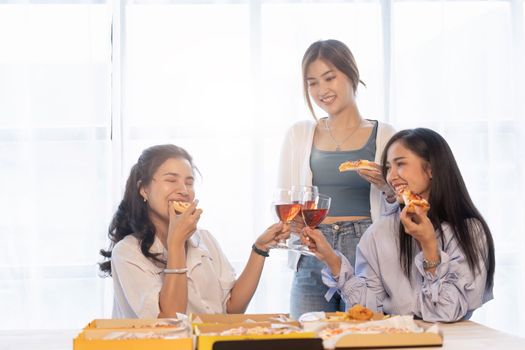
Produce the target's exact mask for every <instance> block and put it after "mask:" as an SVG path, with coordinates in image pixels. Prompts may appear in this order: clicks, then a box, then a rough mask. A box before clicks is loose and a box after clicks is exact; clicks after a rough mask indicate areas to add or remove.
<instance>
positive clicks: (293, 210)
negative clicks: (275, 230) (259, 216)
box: [275, 203, 301, 223]
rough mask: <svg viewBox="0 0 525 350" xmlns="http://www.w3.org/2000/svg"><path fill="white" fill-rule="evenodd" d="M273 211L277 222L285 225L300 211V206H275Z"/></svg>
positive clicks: (293, 204) (294, 204)
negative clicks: (277, 219)
mask: <svg viewBox="0 0 525 350" xmlns="http://www.w3.org/2000/svg"><path fill="white" fill-rule="evenodd" d="M275 211H276V212H277V216H278V217H279V220H281V221H282V222H285V223H290V222H291V221H292V220H293V219H294V218H295V217H296V216H297V214H299V212H300V211H301V204H299V203H291V204H276V205H275Z"/></svg>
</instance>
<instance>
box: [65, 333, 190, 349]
mask: <svg viewBox="0 0 525 350" xmlns="http://www.w3.org/2000/svg"><path fill="white" fill-rule="evenodd" d="M150 349H155V350H172V349H179V350H193V338H192V337H191V335H190V334H189V333H187V332H186V333H180V332H174V331H173V330H171V329H169V328H128V329H126V328H115V329H103V328H85V329H84V330H83V331H82V332H81V333H80V334H79V335H78V336H77V337H76V338H74V339H73V350H150Z"/></svg>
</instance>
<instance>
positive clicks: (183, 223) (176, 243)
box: [168, 201, 202, 249]
mask: <svg viewBox="0 0 525 350" xmlns="http://www.w3.org/2000/svg"><path fill="white" fill-rule="evenodd" d="M198 203H199V202H198V201H194V202H193V203H191V205H190V206H189V207H188V209H186V210H185V211H184V213H182V214H180V215H177V213H176V212H175V209H174V208H173V205H172V203H171V202H169V203H168V205H169V208H168V211H169V213H170V223H169V226H168V249H169V248H171V247H173V248H176V247H179V248H180V247H183V246H184V243H185V242H186V240H187V239H188V238H190V237H191V235H192V234H193V232H195V230H196V229H197V223H198V222H199V219H200V217H201V214H202V209H197V204H198Z"/></svg>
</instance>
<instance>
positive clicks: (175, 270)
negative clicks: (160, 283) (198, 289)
mask: <svg viewBox="0 0 525 350" xmlns="http://www.w3.org/2000/svg"><path fill="white" fill-rule="evenodd" d="M186 272H188V268H187V267H183V268H181V269H164V273H178V274H181V273H186Z"/></svg>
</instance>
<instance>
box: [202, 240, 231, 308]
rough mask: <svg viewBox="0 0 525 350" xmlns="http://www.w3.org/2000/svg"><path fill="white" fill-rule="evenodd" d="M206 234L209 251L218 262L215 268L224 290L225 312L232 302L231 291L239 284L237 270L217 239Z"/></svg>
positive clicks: (223, 303) (223, 305)
mask: <svg viewBox="0 0 525 350" xmlns="http://www.w3.org/2000/svg"><path fill="white" fill-rule="evenodd" d="M205 234H206V236H207V243H208V244H209V245H210V246H209V247H208V249H210V251H213V255H214V259H216V261H217V264H216V265H215V268H216V269H217V270H216V271H217V278H218V279H219V284H220V285H221V289H222V296H221V303H222V307H223V310H227V308H226V304H227V303H228V301H229V300H230V298H231V291H232V289H233V286H234V285H235V282H237V278H236V275H235V269H234V268H233V266H232V265H231V263H230V261H229V260H228V258H227V257H226V254H224V252H223V251H222V249H221V247H220V245H219V243H218V242H217V240H216V239H215V237H213V235H212V234H211V233H209V232H208V231H205Z"/></svg>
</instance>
